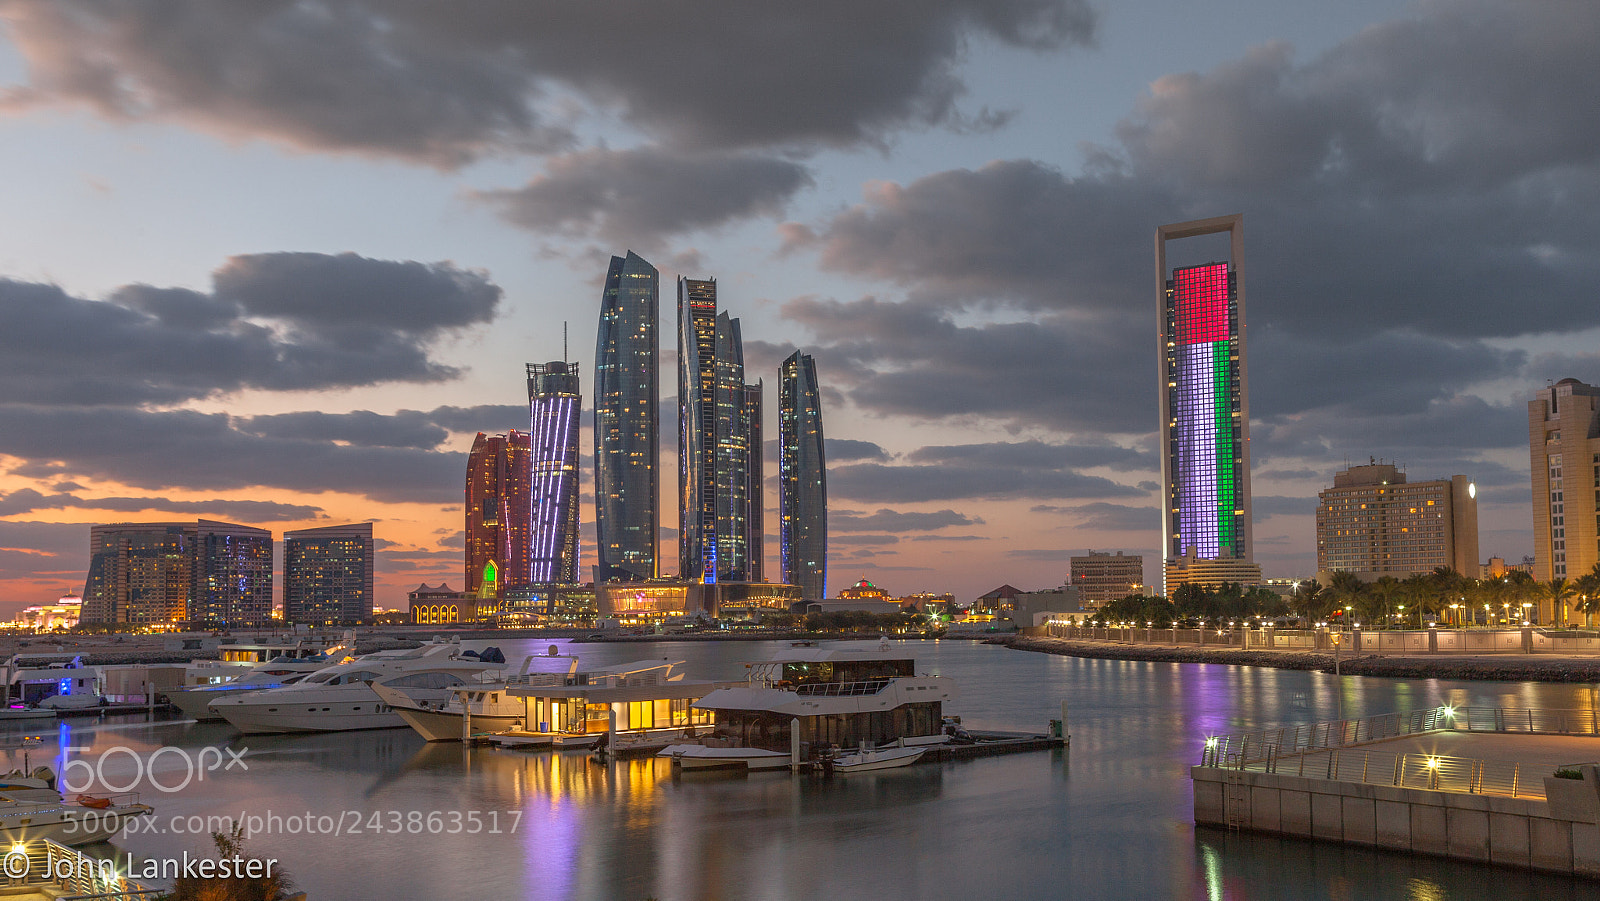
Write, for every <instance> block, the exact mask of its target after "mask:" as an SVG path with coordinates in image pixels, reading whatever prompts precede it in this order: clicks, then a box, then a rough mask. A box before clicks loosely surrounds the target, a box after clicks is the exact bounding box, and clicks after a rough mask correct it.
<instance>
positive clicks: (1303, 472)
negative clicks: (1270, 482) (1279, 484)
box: [1253, 469, 1328, 479]
mask: <svg viewBox="0 0 1600 901" xmlns="http://www.w3.org/2000/svg"><path fill="white" fill-rule="evenodd" d="M1327 475H1328V474H1327V473H1326V472H1323V471H1321V470H1316V469H1258V470H1256V471H1255V472H1254V473H1253V477H1254V478H1258V479H1316V478H1326V477H1327Z"/></svg>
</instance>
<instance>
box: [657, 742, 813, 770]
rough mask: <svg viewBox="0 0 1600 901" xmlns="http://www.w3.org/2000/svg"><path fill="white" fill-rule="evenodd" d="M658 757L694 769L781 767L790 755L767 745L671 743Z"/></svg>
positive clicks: (760, 768)
mask: <svg viewBox="0 0 1600 901" xmlns="http://www.w3.org/2000/svg"><path fill="white" fill-rule="evenodd" d="M656 756H657V757H667V758H670V759H671V760H672V768H673V769H675V770H683V771H684V772H689V771H691V770H781V769H784V768H785V767H787V766H788V765H789V763H790V755H789V754H787V753H785V752H783V751H769V750H767V749H766V748H712V747H707V746H705V745H667V746H666V747H665V748H662V749H661V750H660V751H658V752H657V753H656Z"/></svg>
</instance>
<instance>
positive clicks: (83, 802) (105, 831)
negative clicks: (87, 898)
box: [0, 766, 154, 847]
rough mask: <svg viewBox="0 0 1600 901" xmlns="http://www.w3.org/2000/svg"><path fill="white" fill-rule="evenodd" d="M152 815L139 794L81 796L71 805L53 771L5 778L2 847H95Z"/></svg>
mask: <svg viewBox="0 0 1600 901" xmlns="http://www.w3.org/2000/svg"><path fill="white" fill-rule="evenodd" d="M153 812H154V811H153V810H152V809H151V808H150V807H149V806H148V805H145V804H140V803H139V796H138V795H134V794H118V795H111V796H109V797H107V796H98V795H78V796H77V797H75V798H73V799H72V800H70V801H69V800H67V799H66V798H63V797H62V796H61V793H60V792H59V791H57V790H56V774H55V773H54V772H52V771H51V769H50V768H49V767H44V766H41V767H36V768H35V769H34V770H33V772H31V773H23V772H21V771H20V770H19V771H15V772H11V773H8V774H6V775H4V776H0V841H3V842H4V843H5V845H6V847H13V846H15V845H16V844H19V843H26V842H29V841H32V840H34V839H39V838H48V839H51V840H53V841H57V842H60V843H61V844H64V845H90V844H94V843H95V842H100V841H105V840H106V839H108V838H110V837H112V836H113V835H116V834H117V833H118V832H120V831H121V830H122V829H123V828H125V826H126V823H127V821H128V820H131V819H134V818H136V817H146V816H150V815H151V814H152V813H153Z"/></svg>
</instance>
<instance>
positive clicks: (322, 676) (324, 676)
mask: <svg viewBox="0 0 1600 901" xmlns="http://www.w3.org/2000/svg"><path fill="white" fill-rule="evenodd" d="M337 675H339V674H338V673H317V674H316V675H314V676H308V677H306V682H308V683H317V684H320V683H323V682H326V681H328V680H329V679H332V678H333V677H334V676H337Z"/></svg>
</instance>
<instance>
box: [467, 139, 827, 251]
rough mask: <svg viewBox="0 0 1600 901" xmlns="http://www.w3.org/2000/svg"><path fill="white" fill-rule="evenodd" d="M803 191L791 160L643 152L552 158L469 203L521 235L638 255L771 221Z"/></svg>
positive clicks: (801, 170)
mask: <svg viewBox="0 0 1600 901" xmlns="http://www.w3.org/2000/svg"><path fill="white" fill-rule="evenodd" d="M811 183H812V180H811V174H810V172H809V171H808V170H807V169H806V167H805V166H802V165H800V164H799V163H795V162H793V161H791V160H785V159H778V158H774V157H763V156H755V155H750V154H742V153H731V154H730V153H717V152H711V153H706V152H693V151H679V150H670V149H667V148H663V147H655V146H646V147H639V148H634V149H631V150H609V149H606V148H596V149H590V150H582V151H577V152H574V153H570V154H565V155H562V156H557V157H553V158H551V159H550V160H548V161H546V163H545V173H544V174H543V175H540V176H538V177H536V178H534V179H533V180H532V181H530V182H529V183H528V184H527V185H525V186H523V187H521V188H517V189H514V190H494V191H483V192H479V193H478V194H476V195H475V196H476V197H477V198H478V199H480V200H483V201H486V202H488V203H491V204H492V205H494V206H495V207H497V208H498V209H499V211H500V213H501V215H503V216H504V217H505V218H506V220H507V221H509V222H511V223H513V224H515V225H519V226H522V227H523V228H527V229H531V230H534V231H541V232H548V233H554V234H562V235H568V236H579V237H598V238H602V239H604V240H606V241H608V242H610V243H612V244H615V245H617V246H633V247H639V248H646V247H652V246H657V245H658V244H659V242H660V239H661V238H662V237H665V236H667V235H672V234H677V233H680V232H686V231H693V230H698V229H706V228H713V227H716V226H719V225H723V224H725V223H727V222H730V221H733V220H735V219H743V218H746V217H749V216H754V215H758V214H772V213H777V212H778V211H780V210H781V209H782V208H783V206H784V204H785V203H786V202H787V201H788V200H789V198H790V197H793V196H794V194H795V192H797V191H799V190H800V189H801V188H804V187H808V186H810V185H811Z"/></svg>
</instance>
